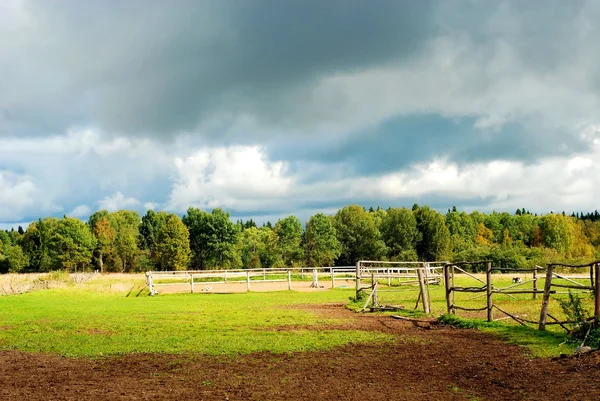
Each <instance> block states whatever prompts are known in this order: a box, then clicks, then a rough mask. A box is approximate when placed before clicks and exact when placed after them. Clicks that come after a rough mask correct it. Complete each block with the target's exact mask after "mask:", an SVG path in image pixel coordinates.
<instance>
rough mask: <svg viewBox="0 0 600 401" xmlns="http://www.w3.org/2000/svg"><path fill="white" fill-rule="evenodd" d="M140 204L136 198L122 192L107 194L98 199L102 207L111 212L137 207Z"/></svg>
mask: <svg viewBox="0 0 600 401" xmlns="http://www.w3.org/2000/svg"><path fill="white" fill-rule="evenodd" d="M139 204H140V201H138V200H137V199H135V198H127V197H125V196H124V195H123V194H122V193H121V192H115V193H114V194H112V195H111V196H105V197H104V199H102V200H99V201H98V206H99V207H100V209H106V210H108V211H109V212H115V211H117V210H121V209H131V208H136V207H137V206H138V205H139Z"/></svg>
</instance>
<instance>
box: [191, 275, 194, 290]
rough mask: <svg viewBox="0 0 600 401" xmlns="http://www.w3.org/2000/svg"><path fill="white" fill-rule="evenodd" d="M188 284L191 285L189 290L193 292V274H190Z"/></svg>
mask: <svg viewBox="0 0 600 401" xmlns="http://www.w3.org/2000/svg"><path fill="white" fill-rule="evenodd" d="M190 286H191V287H192V288H191V290H192V293H193V292H194V275H193V274H191V275H190Z"/></svg>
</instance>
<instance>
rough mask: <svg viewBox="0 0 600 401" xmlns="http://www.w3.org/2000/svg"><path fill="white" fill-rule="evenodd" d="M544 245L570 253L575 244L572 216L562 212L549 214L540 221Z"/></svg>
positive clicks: (563, 252)
mask: <svg viewBox="0 0 600 401" xmlns="http://www.w3.org/2000/svg"><path fill="white" fill-rule="evenodd" d="M540 228H541V233H542V241H543V244H544V246H547V247H548V248H553V249H556V250H557V251H558V252H560V253H562V254H564V255H568V254H569V252H570V250H571V246H572V245H573V231H574V230H573V228H572V227H571V222H570V217H565V216H563V215H561V214H547V215H545V216H544V217H542V219H541V221H540Z"/></svg>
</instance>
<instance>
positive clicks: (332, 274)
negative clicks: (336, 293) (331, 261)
mask: <svg viewBox="0 0 600 401" xmlns="http://www.w3.org/2000/svg"><path fill="white" fill-rule="evenodd" d="M329 271H330V272H331V289H334V288H335V277H334V272H333V266H332V267H330V268H329Z"/></svg>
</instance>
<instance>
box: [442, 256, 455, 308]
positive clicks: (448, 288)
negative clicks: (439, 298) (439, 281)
mask: <svg viewBox="0 0 600 401" xmlns="http://www.w3.org/2000/svg"><path fill="white" fill-rule="evenodd" d="M444 284H445V285H446V308H447V309H448V313H453V309H454V308H453V306H454V305H453V303H454V302H452V284H451V283H450V266H449V265H448V264H445V265H444Z"/></svg>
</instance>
